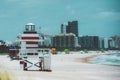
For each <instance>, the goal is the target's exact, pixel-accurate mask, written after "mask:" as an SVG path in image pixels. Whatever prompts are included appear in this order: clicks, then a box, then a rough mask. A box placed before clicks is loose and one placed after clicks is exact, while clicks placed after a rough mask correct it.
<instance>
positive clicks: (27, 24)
mask: <svg viewBox="0 0 120 80" xmlns="http://www.w3.org/2000/svg"><path fill="white" fill-rule="evenodd" d="M26 25H35V24H33V23H27V24H26Z"/></svg>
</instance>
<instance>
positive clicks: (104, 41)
mask: <svg viewBox="0 0 120 80" xmlns="http://www.w3.org/2000/svg"><path fill="white" fill-rule="evenodd" d="M100 48H102V49H115V48H117V47H116V44H115V40H114V39H112V38H100Z"/></svg>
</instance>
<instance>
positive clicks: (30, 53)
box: [19, 23, 51, 71]
mask: <svg viewBox="0 0 120 80" xmlns="http://www.w3.org/2000/svg"><path fill="white" fill-rule="evenodd" d="M43 41H44V40H42V39H40V37H39V34H38V33H37V31H36V30H35V24H33V23H28V24H26V25H25V31H24V32H23V34H22V35H21V38H20V50H19V57H20V58H21V60H20V67H21V69H22V70H25V71H51V53H50V49H48V48H39V47H38V44H39V43H40V42H43Z"/></svg>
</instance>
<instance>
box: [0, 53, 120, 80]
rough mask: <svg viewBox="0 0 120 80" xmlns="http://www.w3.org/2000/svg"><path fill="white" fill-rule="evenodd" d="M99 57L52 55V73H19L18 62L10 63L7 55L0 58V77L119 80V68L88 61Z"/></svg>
mask: <svg viewBox="0 0 120 80" xmlns="http://www.w3.org/2000/svg"><path fill="white" fill-rule="evenodd" d="M99 55H101V54H98V53H92V54H91V53H87V54H59V55H52V62H51V68H52V72H36V71H21V70H20V66H19V61H17V60H13V61H11V60H10V58H8V57H7V55H5V56H0V68H1V69H0V75H1V73H2V72H4V73H2V75H4V74H5V75H7V77H8V78H7V79H6V80H120V67H119V66H109V65H100V64H94V63H93V62H92V61H90V59H91V58H93V57H96V56H99ZM0 77H1V76H0ZM1 80H2V79H1ZM3 80H4V79H3Z"/></svg>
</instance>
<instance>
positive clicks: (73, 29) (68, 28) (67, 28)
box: [61, 21, 78, 37]
mask: <svg viewBox="0 0 120 80" xmlns="http://www.w3.org/2000/svg"><path fill="white" fill-rule="evenodd" d="M61 33H62V34H63V33H64V34H65V33H73V34H75V35H76V36H77V37H78V21H72V22H70V21H69V22H68V25H66V24H62V25H61Z"/></svg>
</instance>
